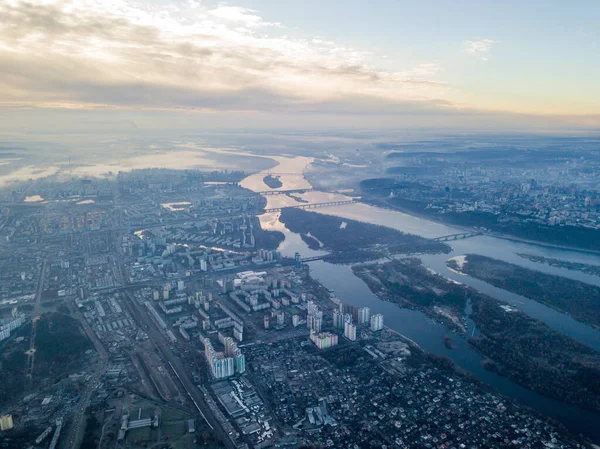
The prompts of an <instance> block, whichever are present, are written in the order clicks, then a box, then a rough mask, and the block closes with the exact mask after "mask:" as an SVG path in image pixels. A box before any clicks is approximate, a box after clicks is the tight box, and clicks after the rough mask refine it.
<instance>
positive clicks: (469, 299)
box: [353, 258, 600, 411]
mask: <svg viewBox="0 0 600 449" xmlns="http://www.w3.org/2000/svg"><path fill="white" fill-rule="evenodd" d="M353 271H354V273H355V274H357V275H358V276H359V277H361V278H362V279H363V280H365V282H366V283H367V284H368V285H369V287H370V288H371V290H372V291H373V292H374V293H376V294H377V295H378V296H379V297H380V298H381V299H383V300H386V301H390V302H392V303H394V304H396V305H397V306H399V307H406V308H413V309H418V310H422V311H423V312H425V313H426V314H427V315H429V316H431V317H434V318H435V319H436V320H439V321H442V322H444V323H445V324H446V326H447V327H448V328H449V329H451V330H455V331H457V332H458V334H459V335H462V337H459V338H465V337H464V334H465V333H464V324H463V323H465V322H466V319H467V318H468V317H470V318H471V319H472V320H473V321H474V322H475V325H476V326H477V328H478V329H479V334H478V335H477V336H476V337H471V338H469V339H468V342H469V344H471V345H472V346H474V347H475V348H477V350H478V351H479V352H480V353H481V354H482V355H484V356H485V357H486V360H485V362H484V367H485V368H486V369H488V370H491V371H494V372H496V373H498V374H500V375H502V376H505V377H508V378H510V379H512V380H513V381H514V382H517V383H519V384H520V385H522V386H524V387H526V388H529V389H531V390H535V391H537V392H539V393H541V394H543V395H545V396H548V397H552V398H555V399H558V400H561V401H564V402H569V403H573V404H577V405H579V406H581V407H584V408H588V409H592V410H596V411H600V354H599V353H597V352H596V351H594V350H593V349H591V348H589V347H587V346H585V345H583V344H581V343H579V342H577V341H575V340H573V339H572V338H570V337H567V336H565V335H563V334H561V333H560V332H558V331H555V330H554V329H552V328H550V327H549V326H547V325H546V324H544V323H542V322H541V321H538V320H535V319H533V318H531V317H529V316H527V315H526V314H525V313H523V312H521V311H520V310H518V309H516V308H514V307H512V306H510V305H508V304H505V303H503V302H500V301H497V300H495V299H493V298H490V297H488V296H486V295H483V294H481V293H479V292H477V291H476V290H474V289H472V288H471V287H468V286H465V285H463V284H459V283H456V282H454V281H451V280H449V279H446V278H444V277H443V276H441V275H439V274H436V273H434V272H432V271H430V270H429V269H427V268H426V267H424V266H423V265H422V264H421V263H420V261H419V260H418V259H416V258H412V259H407V260H402V261H399V260H394V261H390V262H385V263H370V264H362V265H356V266H354V267H353ZM467 305H470V308H471V309H472V311H470V312H469V307H467ZM445 340H446V339H445ZM444 343H445V344H446V345H447V346H448V344H450V342H448V343H446V341H444Z"/></svg>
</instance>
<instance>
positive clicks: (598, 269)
mask: <svg viewBox="0 0 600 449" xmlns="http://www.w3.org/2000/svg"><path fill="white" fill-rule="evenodd" d="M517 256H519V257H522V258H524V259H528V260H530V261H531V262H535V263H541V264H545V265H549V266H551V267H559V268H566V269H567V270H572V271H581V272H582V273H585V274H590V275H592V276H600V265H592V264H588V263H580V262H569V261H568V260H561V259H554V258H552V257H544V256H537V255H534V254H525V253H517Z"/></svg>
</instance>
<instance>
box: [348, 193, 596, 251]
mask: <svg viewBox="0 0 600 449" xmlns="http://www.w3.org/2000/svg"><path fill="white" fill-rule="evenodd" d="M359 202H362V203H365V204H368V205H370V206H373V207H378V208H380V209H387V210H390V211H394V212H401V213H403V214H406V215H410V216H412V217H416V218H420V219H422V220H427V221H431V222H432V223H437V224H441V225H444V226H448V227H452V228H456V229H457V230H459V231H468V232H474V231H479V229H476V228H472V227H468V226H462V225H456V224H452V223H448V222H446V221H445V220H442V219H440V218H438V217H433V216H431V215H427V214H420V213H417V212H414V211H409V210H407V209H404V208H402V207H398V206H392V205H389V204H387V203H385V204H380V203H379V201H377V200H369V199H366V198H365V197H364V196H363V197H361V200H360V201H359ZM483 236H484V237H486V236H487V237H492V238H497V239H502V240H510V241H513V242H519V243H526V244H529V245H535V246H542V247H545V248H554V249H561V250H566V251H573V252H578V253H587V254H594V255H600V250H593V249H586V248H579V247H576V246H568V245H558V244H556V243H546V242H542V241H539V240H529V239H524V238H521V237H515V236H512V235H510V234H502V233H500V232H484V233H483Z"/></svg>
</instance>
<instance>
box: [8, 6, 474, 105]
mask: <svg viewBox="0 0 600 449" xmlns="http://www.w3.org/2000/svg"><path fill="white" fill-rule="evenodd" d="M285 32H286V29H285V28H284V27H283V25H281V24H279V23H272V22H265V21H263V19H262V18H261V17H260V16H259V15H258V14H257V13H256V12H255V11H252V10H249V9H246V8H239V7H235V6H226V5H222V6H218V7H216V8H212V9H211V8H207V7H205V6H203V5H202V4H201V3H199V2H197V1H190V2H189V3H188V4H186V5H184V6H178V7H176V6H171V7H169V8H162V9H157V8H149V7H147V6H141V5H138V4H134V3H123V2H121V1H112V0H64V1H63V0H31V1H20V0H5V1H4V2H2V3H0V107H4V108H6V107H13V108H14V107H19V108H22V107H38V108H39V107H46V108H83V109H114V108H123V109H130V108H139V109H159V110H161V109H163V110H164V109H166V110H169V109H175V110H180V109H183V110H202V111H207V112H210V111H237V112H240V111H242V112H243V111H269V112H277V111H283V112H289V111H292V112H324V113H328V112H332V113H345V112H348V113H382V114H386V113H413V112H417V113H418V112H420V111H424V110H446V109H449V108H451V105H450V104H449V102H448V101H447V100H446V98H447V93H448V92H449V91H451V90H452V89H453V88H451V87H450V86H448V85H446V84H444V83H443V82H440V81H439V80H438V79H437V73H438V71H439V67H438V66H437V65H436V64H435V63H431V64H423V65H420V66H417V67H407V68H406V69H405V70H402V71H396V72H390V71H381V70H377V69H376V68H374V67H373V66H371V65H370V64H368V60H369V57H370V55H369V54H368V53H365V52H363V51H360V50H356V49H352V48H348V47H346V46H344V45H341V44H338V43H335V42H329V41H324V40H320V39H312V40H306V39H297V38H293V37H289V36H286V34H285ZM478 51H482V50H478Z"/></svg>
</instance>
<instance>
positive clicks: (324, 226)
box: [279, 207, 450, 263]
mask: <svg viewBox="0 0 600 449" xmlns="http://www.w3.org/2000/svg"><path fill="white" fill-rule="evenodd" d="M279 220H280V221H281V222H282V223H284V224H285V226H286V228H288V229H289V230H290V231H292V232H295V233H298V234H301V235H302V238H303V240H304V241H305V242H306V243H307V244H308V245H309V247H311V248H312V249H317V245H318V247H319V248H321V249H324V250H328V251H330V253H331V254H329V255H328V256H327V257H326V259H327V260H328V261H330V262H337V263H352V262H360V261H364V260H372V259H379V258H381V257H385V256H387V255H390V254H416V253H428V254H433V253H448V252H450V247H449V246H448V245H446V244H445V243H442V242H437V241H435V240H429V239H426V238H423V237H419V236H416V235H412V234H405V233H403V232H400V231H398V230H396V229H392V228H388V227H386V226H378V225H374V224H370V223H363V222H361V221H358V220H349V219H345V218H339V217H335V216H332V215H324V214H319V213H316V212H309V211H306V210H302V209H299V208H291V207H290V208H284V209H282V211H281V216H280V217H279ZM319 242H320V244H319Z"/></svg>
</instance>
